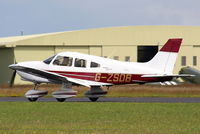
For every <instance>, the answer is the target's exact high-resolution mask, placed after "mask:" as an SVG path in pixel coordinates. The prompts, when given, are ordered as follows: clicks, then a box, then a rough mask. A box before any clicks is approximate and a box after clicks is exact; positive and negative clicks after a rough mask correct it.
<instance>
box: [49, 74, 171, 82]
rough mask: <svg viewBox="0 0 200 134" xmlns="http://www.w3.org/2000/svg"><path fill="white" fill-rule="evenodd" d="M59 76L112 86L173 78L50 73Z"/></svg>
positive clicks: (139, 75) (138, 75)
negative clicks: (110, 84)
mask: <svg viewBox="0 0 200 134" xmlns="http://www.w3.org/2000/svg"><path fill="white" fill-rule="evenodd" d="M49 72H53V73H57V74H59V75H62V76H65V77H70V78H76V79H82V80H89V81H95V82H103V83H112V84H133V83H142V82H144V83H146V82H163V81H169V80H171V79H172V77H165V78H159V77H148V78H145V77H141V76H142V75H143V74H121V73H90V72H66V71H49Z"/></svg>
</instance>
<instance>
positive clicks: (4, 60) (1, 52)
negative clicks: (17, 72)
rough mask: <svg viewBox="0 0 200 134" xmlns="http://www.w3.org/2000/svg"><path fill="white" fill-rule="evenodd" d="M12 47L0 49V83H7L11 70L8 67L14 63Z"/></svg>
mask: <svg viewBox="0 0 200 134" xmlns="http://www.w3.org/2000/svg"><path fill="white" fill-rule="evenodd" d="M14 60H15V59H14V52H13V48H1V49H0V76H1V77H0V84H9V83H10V80H11V77H12V73H13V71H12V70H11V69H9V68H8V66H9V65H10V64H13V63H14Z"/></svg>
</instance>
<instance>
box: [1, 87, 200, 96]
mask: <svg viewBox="0 0 200 134" xmlns="http://www.w3.org/2000/svg"><path fill="white" fill-rule="evenodd" d="M32 88H33V86H32V85H16V86H14V87H12V88H10V87H9V86H0V96H13V97H15V96H24V94H25V92H27V91H28V90H29V89H32ZM59 88H60V85H41V86H39V89H44V90H47V91H48V92H49V96H50V95H51V93H52V92H53V91H56V90H58V89H59ZM73 89H74V90H76V91H78V96H77V97H83V96H84V92H85V91H87V90H88V88H87V87H83V86H80V87H77V86H74V87H73ZM104 90H108V94H107V96H108V97H200V85H178V86H160V85H121V86H112V87H110V88H109V89H107V88H104Z"/></svg>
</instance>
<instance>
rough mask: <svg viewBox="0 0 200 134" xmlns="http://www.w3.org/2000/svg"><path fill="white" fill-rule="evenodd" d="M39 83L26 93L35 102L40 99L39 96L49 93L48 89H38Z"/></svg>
mask: <svg viewBox="0 0 200 134" xmlns="http://www.w3.org/2000/svg"><path fill="white" fill-rule="evenodd" d="M36 87H37V84H35V86H34V89H31V90H28V91H27V92H26V94H25V97H26V98H27V99H28V100H29V101H30V102H35V101H37V100H38V98H40V97H43V96H45V95H47V94H48V92H47V91H45V90H37V89H36Z"/></svg>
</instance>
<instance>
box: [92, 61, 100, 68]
mask: <svg viewBox="0 0 200 134" xmlns="http://www.w3.org/2000/svg"><path fill="white" fill-rule="evenodd" d="M90 67H91V68H95V67H100V64H98V63H96V62H91V63H90Z"/></svg>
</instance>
